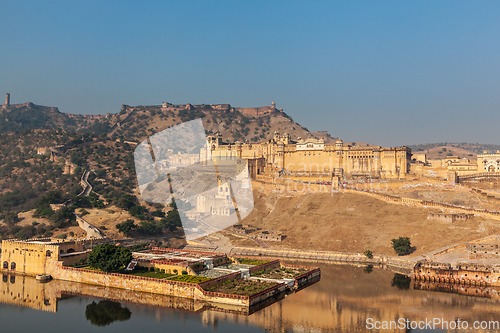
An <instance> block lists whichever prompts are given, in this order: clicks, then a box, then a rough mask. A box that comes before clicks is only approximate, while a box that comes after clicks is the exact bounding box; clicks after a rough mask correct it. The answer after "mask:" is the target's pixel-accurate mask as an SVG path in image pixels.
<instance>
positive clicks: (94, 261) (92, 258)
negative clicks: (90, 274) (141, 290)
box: [88, 244, 132, 272]
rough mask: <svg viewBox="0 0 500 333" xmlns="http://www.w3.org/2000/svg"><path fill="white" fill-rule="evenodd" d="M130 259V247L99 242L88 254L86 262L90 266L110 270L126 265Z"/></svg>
mask: <svg viewBox="0 0 500 333" xmlns="http://www.w3.org/2000/svg"><path fill="white" fill-rule="evenodd" d="M131 260H132V252H131V251H130V249H127V248H124V247H123V246H121V245H118V246H116V245H112V244H100V245H97V246H96V247H95V248H94V249H93V250H92V252H91V253H90V254H89V257H88V263H89V265H90V267H92V268H98V269H100V270H103V271H106V272H111V271H116V270H118V269H120V268H121V267H123V266H126V265H127V264H128V263H129V262H130V261H131Z"/></svg>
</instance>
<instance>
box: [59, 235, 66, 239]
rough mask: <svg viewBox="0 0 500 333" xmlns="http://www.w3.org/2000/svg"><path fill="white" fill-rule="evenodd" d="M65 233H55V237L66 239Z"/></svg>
mask: <svg viewBox="0 0 500 333" xmlns="http://www.w3.org/2000/svg"><path fill="white" fill-rule="evenodd" d="M66 237H67V235H66V234H59V235H57V238H59V239H66Z"/></svg>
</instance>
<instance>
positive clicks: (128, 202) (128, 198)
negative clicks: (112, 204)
mask: <svg viewBox="0 0 500 333" xmlns="http://www.w3.org/2000/svg"><path fill="white" fill-rule="evenodd" d="M138 203H139V201H138V200H137V198H136V197H135V196H133V195H131V194H124V195H122V196H121V197H120V199H119V200H118V204H117V206H118V207H120V208H123V209H125V210H129V209H130V208H132V207H134V206H135V205H137V204H138Z"/></svg>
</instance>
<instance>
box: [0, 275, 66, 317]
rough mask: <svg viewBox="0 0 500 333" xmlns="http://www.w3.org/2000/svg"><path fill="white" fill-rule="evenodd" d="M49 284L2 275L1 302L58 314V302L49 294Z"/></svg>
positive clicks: (26, 277)
mask: <svg viewBox="0 0 500 333" xmlns="http://www.w3.org/2000/svg"><path fill="white" fill-rule="evenodd" d="M47 288H48V284H45V283H37V282H36V281H35V279H34V278H32V277H28V276H15V275H9V274H3V275H2V282H1V283H0V302H1V303H6V304H13V305H18V306H23V307H28V308H32V309H37V310H43V311H50V312H56V311H57V301H56V299H54V298H51V296H53V294H52V295H51V293H50V292H47Z"/></svg>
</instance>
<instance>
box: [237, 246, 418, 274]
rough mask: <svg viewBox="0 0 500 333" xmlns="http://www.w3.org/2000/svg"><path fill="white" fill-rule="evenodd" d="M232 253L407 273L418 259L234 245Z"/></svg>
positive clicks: (409, 272)
mask: <svg viewBox="0 0 500 333" xmlns="http://www.w3.org/2000/svg"><path fill="white" fill-rule="evenodd" d="M230 254H231V255H238V256H249V257H261V258H262V257H265V258H268V257H269V258H285V259H294V260H304V261H319V262H333V263H346V264H365V265H384V266H387V267H388V268H390V269H392V270H396V271H398V272H403V273H405V274H411V273H413V268H414V267H415V264H416V261H413V260H410V259H402V258H395V257H391V256H381V255H373V258H368V257H366V256H365V255H364V254H361V253H342V252H329V251H303V250H290V249H261V248H251V247H233V248H232V249H231V252H230Z"/></svg>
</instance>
